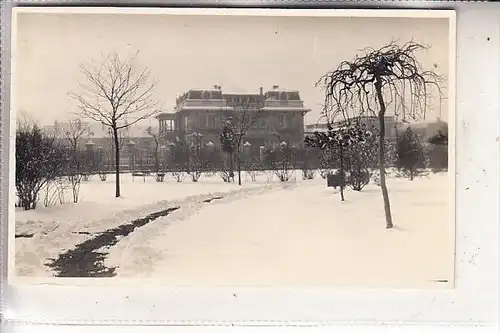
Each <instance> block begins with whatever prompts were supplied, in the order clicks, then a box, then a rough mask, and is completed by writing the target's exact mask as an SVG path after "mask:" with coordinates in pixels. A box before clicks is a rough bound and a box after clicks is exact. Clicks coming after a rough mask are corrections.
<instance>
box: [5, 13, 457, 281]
mask: <svg viewBox="0 0 500 333" xmlns="http://www.w3.org/2000/svg"><path fill="white" fill-rule="evenodd" d="M13 22H14V33H13V37H12V38H13V62H12V63H13V70H12V71H13V74H12V105H13V108H12V120H13V123H12V129H13V132H15V135H12V151H13V153H14V152H15V154H12V156H13V159H12V161H11V166H12V168H14V169H15V173H14V172H13V173H12V179H11V190H12V193H11V194H10V200H11V208H12V211H11V212H12V214H11V217H10V219H11V223H12V228H11V229H12V230H13V234H12V235H11V241H12V242H13V245H12V246H11V250H12V251H11V252H12V253H11V259H12V262H11V264H12V265H11V277H13V278H16V279H17V278H21V279H23V281H30V280H32V281H38V280H40V279H44V280H47V279H50V281H51V282H55V283H57V282H61V283H72V282H71V281H75V280H74V279H70V280H68V279H64V278H83V279H86V280H89V281H95V283H99V281H103V280H106V281H114V282H116V283H117V284H119V283H121V282H123V281H125V280H127V279H129V280H130V279H141V280H142V281H144V279H148V280H147V281H154V282H155V283H161V284H165V285H169V286H200V285H202V286H248V287H254V286H256V287H260V286H268V287H294V286H295V287H297V286H301V287H318V286H321V287H345V286H349V287H388V288H401V287H403V288H421V287H424V288H443V287H447V288H449V287H453V280H454V277H453V274H454V269H453V267H454V239H455V234H454V213H453V212H454V205H455V203H454V179H453V174H454V171H453V170H454V169H453V168H454V147H453V142H454V137H453V134H454V123H453V122H454V89H455V87H454V67H453V65H454V57H455V44H454V15H453V12H449V11H441V12H438V11H434V12H430V11H401V10H400V11H397V12H396V11H302V12H301V15H298V12H297V11H294V10H268V11H256V10H218V11H210V10H208V11H203V12H202V13H200V11H197V10H193V9H192V10H159V9H156V10H155V9H149V10H125V9H124V10H120V9H106V10H103V9H69V8H66V9H60V8H59V9H58V8H52V9H44V10H42V9H18V10H16V12H15V13H14V20H13ZM89 278H94V279H89ZM103 278H107V279H103Z"/></svg>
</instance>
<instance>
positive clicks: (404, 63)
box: [316, 41, 443, 229]
mask: <svg viewBox="0 0 500 333" xmlns="http://www.w3.org/2000/svg"><path fill="white" fill-rule="evenodd" d="M426 49H427V47H426V46H424V45H422V44H419V43H417V42H414V41H410V42H407V43H405V44H403V45H399V44H397V43H395V42H391V43H389V44H387V45H385V46H383V47H381V48H379V49H374V48H367V49H365V50H364V51H362V55H360V56H356V57H355V58H354V59H353V60H351V61H342V62H341V63H340V64H339V65H338V66H337V67H336V68H335V69H334V70H332V71H330V72H328V73H326V74H324V75H323V76H322V77H321V78H320V79H319V80H318V82H317V83H316V86H319V87H321V88H322V89H323V90H324V93H325V98H324V108H323V116H324V117H325V118H326V120H327V122H329V123H333V122H334V121H335V120H336V119H338V118H339V117H342V118H344V119H350V118H352V117H363V116H375V117H377V119H378V126H379V131H380V136H379V152H378V153H379V173H380V187H381V190H382V197H383V201H384V211H385V220H386V228H388V229H389V228H392V227H393V221H392V214H391V206H390V201H389V192H388V189H387V184H386V172H385V155H386V154H385V149H384V148H385V147H384V146H385V138H386V124H385V117H386V114H387V113H388V111H392V113H393V114H395V115H397V118H398V119H401V120H402V121H407V120H411V119H419V118H425V114H426V111H427V110H428V108H429V104H430V103H431V101H432V97H433V96H434V94H436V95H437V96H438V97H439V101H441V96H442V94H441V84H442V82H443V81H442V77H441V76H440V75H438V74H437V73H436V72H435V71H433V70H428V69H424V68H423V66H422V65H421V63H420V62H419V60H418V57H417V55H418V53H419V52H423V51H425V50H426ZM435 66H437V65H435Z"/></svg>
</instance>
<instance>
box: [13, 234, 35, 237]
mask: <svg viewBox="0 0 500 333" xmlns="http://www.w3.org/2000/svg"><path fill="white" fill-rule="evenodd" d="M34 235H35V234H16V235H15V236H14V237H15V238H33V236H34Z"/></svg>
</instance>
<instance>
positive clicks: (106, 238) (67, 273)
mask: <svg viewBox="0 0 500 333" xmlns="http://www.w3.org/2000/svg"><path fill="white" fill-rule="evenodd" d="M179 208H180V207H172V208H168V209H165V210H162V211H159V212H155V213H152V214H149V215H147V216H146V217H143V218H140V219H137V220H134V221H132V222H130V223H127V224H122V225H120V226H118V227H116V228H113V229H110V230H107V231H105V232H103V233H101V234H99V235H98V236H96V237H94V238H91V239H89V240H87V241H85V242H83V243H81V244H78V245H77V246H76V247H75V248H74V249H72V250H69V251H67V252H65V253H62V254H61V255H60V256H59V257H58V258H57V259H55V260H52V262H50V263H49V264H47V266H49V267H50V268H52V269H53V270H54V271H55V272H56V276H58V277H112V276H115V275H116V273H115V269H116V267H112V268H108V267H105V266H104V259H105V257H106V253H101V252H98V251H97V250H99V249H101V248H103V247H111V246H114V245H115V244H116V243H118V241H119V237H125V236H127V235H129V234H130V233H131V232H133V231H134V230H135V229H136V228H140V227H142V226H144V225H146V224H148V223H150V222H153V221H154V220H156V219H158V218H160V217H162V216H166V215H168V214H170V213H171V212H173V211H175V210H177V209H179ZM81 234H84V232H81Z"/></svg>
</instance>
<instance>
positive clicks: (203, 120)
mask: <svg viewBox="0 0 500 333" xmlns="http://www.w3.org/2000/svg"><path fill="white" fill-rule="evenodd" d="M198 128H207V116H206V115H203V114H202V115H200V116H198Z"/></svg>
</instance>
